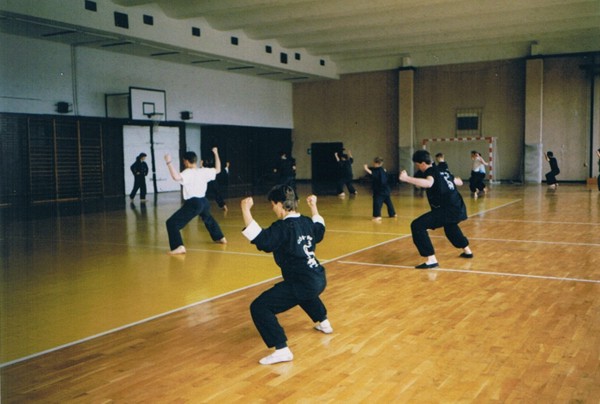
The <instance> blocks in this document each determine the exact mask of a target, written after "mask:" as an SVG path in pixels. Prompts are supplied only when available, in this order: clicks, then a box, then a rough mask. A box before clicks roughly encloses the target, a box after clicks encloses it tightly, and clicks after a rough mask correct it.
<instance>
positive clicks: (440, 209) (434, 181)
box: [400, 150, 473, 269]
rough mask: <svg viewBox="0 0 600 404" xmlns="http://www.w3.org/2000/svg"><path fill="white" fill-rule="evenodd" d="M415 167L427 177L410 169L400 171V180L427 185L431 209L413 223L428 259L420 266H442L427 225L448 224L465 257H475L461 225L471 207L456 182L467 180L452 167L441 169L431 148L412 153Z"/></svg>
mask: <svg viewBox="0 0 600 404" xmlns="http://www.w3.org/2000/svg"><path fill="white" fill-rule="evenodd" d="M412 161H413V162H414V163H415V167H416V168H417V169H418V170H419V171H421V172H423V173H424V175H425V178H415V177H411V176H409V175H408V174H407V173H406V170H402V171H401V172H400V181H403V182H407V183H409V184H413V185H416V186H419V187H421V188H425V189H426V190H427V199H428V201H429V206H430V207H431V211H429V212H427V213H425V214H423V215H421V216H419V217H418V218H416V219H415V220H413V221H412V223H411V224H410V229H411V232H412V237H413V242H414V243H415V245H416V246H417V250H419V254H420V255H421V256H422V257H427V261H426V262H424V263H423V264H420V265H417V266H416V268H418V269H429V268H435V267H437V266H439V264H438V261H437V258H436V257H435V250H434V248H433V244H432V243H431V239H430V238H429V234H428V233H427V229H432V230H433V229H437V228H439V227H443V228H444V233H445V234H446V238H448V240H449V241H450V242H451V243H452V245H453V246H454V247H456V248H462V249H463V252H462V253H461V254H460V256H461V257H462V258H473V253H472V252H471V249H470V248H469V240H468V239H467V238H466V237H465V236H464V235H463V233H462V230H461V229H460V227H459V226H458V224H459V223H460V222H462V221H463V220H465V219H467V208H466V206H465V203H464V201H463V198H462V196H461V195H460V193H459V192H458V190H457V189H456V186H457V185H458V186H460V185H462V184H463V182H462V180H461V179H460V178H458V177H456V178H455V177H454V176H453V175H452V173H451V172H450V171H448V170H445V171H440V170H439V168H438V167H437V166H435V165H433V163H432V161H431V155H430V154H429V152H428V151H427V150H417V151H416V152H415V153H414V154H413V157H412Z"/></svg>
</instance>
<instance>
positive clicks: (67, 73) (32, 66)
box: [0, 33, 293, 128]
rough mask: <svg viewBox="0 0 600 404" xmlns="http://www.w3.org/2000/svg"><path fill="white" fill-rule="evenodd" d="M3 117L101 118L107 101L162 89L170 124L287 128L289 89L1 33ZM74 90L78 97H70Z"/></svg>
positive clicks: (289, 120) (289, 123)
mask: <svg viewBox="0 0 600 404" xmlns="http://www.w3.org/2000/svg"><path fill="white" fill-rule="evenodd" d="M0 60H2V63H0V77H1V80H0V112H13V113H34V114H54V113H55V104H56V103H57V102H58V101H66V102H69V103H72V104H73V106H74V108H73V112H72V113H73V114H77V115H81V116H102V117H103V116H105V106H104V95H105V94H106V93H124V92H128V91H129V87H130V86H133V87H144V88H154V89H159V90H165V91H166V94H167V119H168V120H179V119H180V117H179V114H180V112H181V111H184V110H185V111H191V112H192V113H193V117H194V118H193V119H192V120H191V121H189V123H202V124H205V123H206V124H228V125H241V126H264V127H274V128H292V127H293V118H292V85H291V84H290V83H282V82H277V81H271V80H267V79H262V78H256V77H249V76H244V75H240V74H235V73H227V72H221V71H216V70H209V69H202V68H198V67H193V66H185V65H179V64H174V63H169V62H162V61H153V60H150V59H147V58H140V57H137V56H130V55H125V54H119V53H114V52H108V51H101V50H95V49H88V48H82V47H77V48H73V52H72V49H71V47H70V46H68V45H62V44H57V43H53V42H50V41H42V40H34V39H29V38H25V37H20V36H14V35H7V34H3V33H0ZM74 88H75V91H74Z"/></svg>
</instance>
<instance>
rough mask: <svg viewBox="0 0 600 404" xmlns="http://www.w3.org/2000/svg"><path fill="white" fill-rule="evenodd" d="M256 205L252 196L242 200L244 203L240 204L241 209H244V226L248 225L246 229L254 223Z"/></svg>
mask: <svg viewBox="0 0 600 404" xmlns="http://www.w3.org/2000/svg"><path fill="white" fill-rule="evenodd" d="M253 205H254V200H253V199H252V197H251V196H249V197H247V198H244V199H242V202H241V203H240V207H241V208H242V218H243V219H244V224H245V225H246V227H248V226H249V225H250V223H252V222H253V221H254V218H253V217H252V212H251V209H252V206H253Z"/></svg>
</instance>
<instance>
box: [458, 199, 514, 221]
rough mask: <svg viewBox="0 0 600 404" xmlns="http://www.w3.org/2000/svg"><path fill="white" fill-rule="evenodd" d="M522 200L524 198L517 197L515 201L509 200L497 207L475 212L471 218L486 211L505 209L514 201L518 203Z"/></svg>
mask: <svg viewBox="0 0 600 404" xmlns="http://www.w3.org/2000/svg"><path fill="white" fill-rule="evenodd" d="M521 201H522V199H515V200H514V201H510V202H507V203H505V204H502V205H500V206H495V207H493V208H491V209H485V210H482V211H481V212H477V213H474V214H472V215H470V216H469V218H471V217H475V216H479V215H483V214H485V213H489V212H493V211H495V210H498V209H503V208H505V207H507V206H508V205H512V204H513V203H517V202H521Z"/></svg>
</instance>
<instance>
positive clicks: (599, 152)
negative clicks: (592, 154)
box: [596, 149, 600, 191]
mask: <svg viewBox="0 0 600 404" xmlns="http://www.w3.org/2000/svg"><path fill="white" fill-rule="evenodd" d="M596 156H598V191H600V149H598V150H596Z"/></svg>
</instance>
